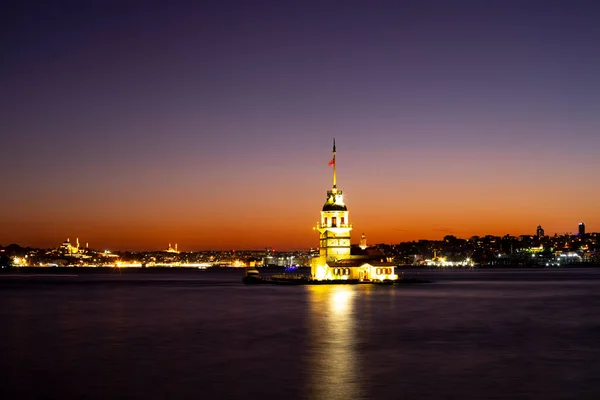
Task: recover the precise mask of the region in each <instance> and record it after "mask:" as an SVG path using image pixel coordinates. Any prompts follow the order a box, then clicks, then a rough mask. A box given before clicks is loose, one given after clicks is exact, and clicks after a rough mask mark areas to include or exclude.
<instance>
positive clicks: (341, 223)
mask: <svg viewBox="0 0 600 400" xmlns="http://www.w3.org/2000/svg"><path fill="white" fill-rule="evenodd" d="M345 224H346V221H345V218H344V217H341V218H340V225H341V226H344V225H345Z"/></svg>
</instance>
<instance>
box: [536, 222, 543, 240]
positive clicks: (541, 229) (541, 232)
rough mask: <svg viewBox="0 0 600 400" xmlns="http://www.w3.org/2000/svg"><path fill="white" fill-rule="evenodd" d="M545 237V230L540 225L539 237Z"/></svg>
mask: <svg viewBox="0 0 600 400" xmlns="http://www.w3.org/2000/svg"><path fill="white" fill-rule="evenodd" d="M543 236H544V228H542V226H541V225H538V227H537V237H538V238H541V237H543Z"/></svg>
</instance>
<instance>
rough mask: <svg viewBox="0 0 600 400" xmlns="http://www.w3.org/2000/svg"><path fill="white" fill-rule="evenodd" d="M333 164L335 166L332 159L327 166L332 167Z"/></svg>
mask: <svg viewBox="0 0 600 400" xmlns="http://www.w3.org/2000/svg"><path fill="white" fill-rule="evenodd" d="M333 164H335V158H332V159H331V161H329V166H330V167H332V166H333Z"/></svg>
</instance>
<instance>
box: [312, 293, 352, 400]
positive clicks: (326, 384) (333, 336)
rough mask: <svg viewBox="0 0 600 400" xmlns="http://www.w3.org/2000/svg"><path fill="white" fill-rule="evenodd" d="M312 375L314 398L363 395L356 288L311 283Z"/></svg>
mask: <svg viewBox="0 0 600 400" xmlns="http://www.w3.org/2000/svg"><path fill="white" fill-rule="evenodd" d="M308 290H309V300H310V306H311V313H310V315H309V321H310V322H309V324H310V336H311V338H310V347H309V348H310V351H309V357H310V359H309V375H310V393H311V397H314V398H329V399H338V398H339V399H341V398H344V399H349V398H354V399H355V398H358V397H360V396H361V392H362V391H361V379H360V373H359V359H358V352H357V350H356V337H355V336H356V312H355V307H354V302H355V299H356V288H354V287H351V286H345V285H341V286H309V287H308Z"/></svg>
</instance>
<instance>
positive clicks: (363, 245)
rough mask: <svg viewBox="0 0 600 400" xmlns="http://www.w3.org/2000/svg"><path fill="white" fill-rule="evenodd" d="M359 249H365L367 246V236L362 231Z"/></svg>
mask: <svg viewBox="0 0 600 400" xmlns="http://www.w3.org/2000/svg"><path fill="white" fill-rule="evenodd" d="M359 247H360V248H361V249H363V250H364V249H366V248H367V237H366V236H365V234H364V232H363V234H362V236H361V237H360V246H359Z"/></svg>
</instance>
